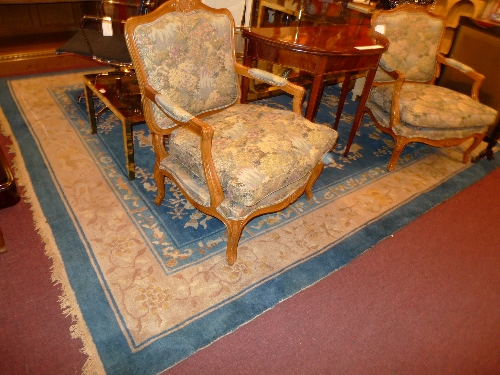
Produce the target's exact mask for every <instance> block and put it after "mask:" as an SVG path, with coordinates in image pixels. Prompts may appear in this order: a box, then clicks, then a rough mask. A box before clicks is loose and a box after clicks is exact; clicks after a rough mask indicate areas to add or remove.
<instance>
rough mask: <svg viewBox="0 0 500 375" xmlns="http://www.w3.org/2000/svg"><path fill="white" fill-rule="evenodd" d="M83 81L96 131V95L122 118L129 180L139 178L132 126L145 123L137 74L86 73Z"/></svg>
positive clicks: (93, 129)
mask: <svg viewBox="0 0 500 375" xmlns="http://www.w3.org/2000/svg"><path fill="white" fill-rule="evenodd" d="M83 83H84V85H85V101H86V102H87V112H88V115H89V122H90V128H91V131H92V134H96V133H97V122H96V113H95V107H94V97H97V98H99V100H101V101H102V102H103V103H104V105H105V106H106V107H108V109H109V110H110V111H111V112H113V113H114V114H115V116H116V117H118V119H119V120H120V121H121V122H122V129H123V145H124V148H125V160H126V167H127V177H128V179H129V180H133V179H135V162H134V139H133V133H132V127H133V126H134V125H137V124H140V123H144V115H143V114H142V105H141V95H140V92H139V86H138V84H137V78H136V77H135V75H130V76H123V75H113V74H112V73H103V74H87V75H84V76H83Z"/></svg>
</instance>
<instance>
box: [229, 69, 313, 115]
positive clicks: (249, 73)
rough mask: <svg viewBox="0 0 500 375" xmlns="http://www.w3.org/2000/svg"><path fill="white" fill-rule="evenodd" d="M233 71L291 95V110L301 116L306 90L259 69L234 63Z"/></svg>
mask: <svg viewBox="0 0 500 375" xmlns="http://www.w3.org/2000/svg"><path fill="white" fill-rule="evenodd" d="M234 69H235V71H236V73H237V74H239V75H241V76H244V77H247V78H251V79H259V80H262V81H264V82H266V83H267V84H269V85H271V86H276V87H279V89H280V90H282V91H284V92H286V93H288V94H290V95H292V96H293V101H292V109H293V111H294V112H295V113H298V114H299V115H302V104H303V102H304V97H305V94H306V90H305V89H304V88H303V87H300V86H297V85H295V84H293V83H291V82H290V81H288V80H287V79H285V78H283V77H280V76H277V75H275V74H272V73H269V72H266V71H263V70H260V69H252V68H248V67H246V66H244V65H241V64H240V63H235V64H234ZM273 83H275V84H273Z"/></svg>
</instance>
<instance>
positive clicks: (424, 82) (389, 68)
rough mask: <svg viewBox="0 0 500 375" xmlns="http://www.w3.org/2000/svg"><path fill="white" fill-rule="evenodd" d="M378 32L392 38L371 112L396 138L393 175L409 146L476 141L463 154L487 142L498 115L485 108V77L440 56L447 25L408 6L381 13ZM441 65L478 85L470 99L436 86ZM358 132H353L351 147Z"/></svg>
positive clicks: (376, 18)
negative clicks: (482, 89) (481, 99)
mask: <svg viewBox="0 0 500 375" xmlns="http://www.w3.org/2000/svg"><path fill="white" fill-rule="evenodd" d="M372 27H374V28H375V30H376V31H379V32H381V33H383V34H385V36H386V37H387V38H388V39H389V42H390V44H389V48H388V50H387V51H386V52H385V53H384V54H383V55H382V58H381V61H380V65H379V70H378V71H377V74H376V76H375V83H374V87H373V88H372V90H371V93H370V98H369V99H368V101H367V102H366V105H365V108H364V110H365V112H367V113H368V114H369V115H370V117H371V118H372V119H373V121H374V122H375V125H376V126H377V127H378V129H380V130H381V131H382V132H384V133H387V134H390V135H391V136H392V137H393V138H394V150H393V153H392V157H391V159H390V161H389V165H388V170H389V171H391V170H393V169H394V168H395V166H396V164H397V161H398V158H399V156H400V155H401V152H402V151H403V149H404V147H405V146H406V145H407V144H409V143H411V142H422V143H426V144H429V145H432V146H436V147H448V146H454V145H459V144H461V143H463V142H465V141H468V140H471V139H473V141H472V143H471V145H470V147H469V148H468V149H467V150H466V151H465V153H464V155H463V162H464V163H467V162H468V161H469V155H470V153H471V152H472V151H473V150H474V149H475V148H476V147H477V146H478V145H479V144H480V143H481V141H482V139H483V138H484V136H485V134H486V132H487V130H488V126H490V125H491V124H493V123H494V122H495V118H496V116H497V111H495V110H494V109H492V108H490V107H487V106H486V105H483V104H481V103H479V101H478V91H479V87H480V85H481V83H482V81H483V80H484V76H482V75H481V74H479V73H477V72H476V71H474V70H473V69H472V68H470V67H468V66H466V65H464V64H461V63H460V62H458V61H456V60H453V59H451V58H446V57H445V56H443V55H441V54H439V52H438V51H439V45H440V42H441V37H442V35H443V32H444V21H443V19H442V18H441V17H438V16H436V15H433V14H431V13H429V12H428V11H427V10H425V8H424V7H422V6H418V5H402V6H399V7H397V8H395V9H393V10H388V11H385V10H381V11H377V12H375V14H374V15H373V17H372ZM441 64H444V65H447V66H449V67H451V68H454V69H457V70H458V71H460V72H462V73H463V74H465V75H467V76H468V77H470V79H471V80H474V84H473V86H472V92H471V95H470V96H467V95H464V94H461V93H458V92H455V91H453V90H450V89H447V88H444V87H440V86H436V85H434V82H435V81H436V78H437V77H439V72H440V66H441ZM356 130H357V129H353V131H352V132H351V136H350V137H349V142H348V146H350V143H351V142H352V139H353V138H354V134H355V132H356Z"/></svg>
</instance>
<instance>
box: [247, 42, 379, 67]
mask: <svg viewBox="0 0 500 375" xmlns="http://www.w3.org/2000/svg"><path fill="white" fill-rule="evenodd" d="M246 57H247V58H252V59H259V60H264V61H268V62H271V63H275V64H279V65H282V66H285V67H288V68H299V69H301V70H304V71H307V72H309V73H312V74H327V73H331V72H336V73H343V72H344V73H345V72H355V71H366V70H369V69H372V68H373V67H376V66H377V65H378V61H379V59H380V53H379V52H377V53H376V54H356V55H348V54H344V55H342V54H338V55H335V54H331V55H321V54H313V53H304V52H302V51H291V50H288V49H283V48H278V47H274V46H271V45H267V44H264V43H257V42H253V41H251V40H248V43H247V50H246Z"/></svg>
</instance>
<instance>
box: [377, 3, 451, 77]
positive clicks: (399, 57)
mask: <svg viewBox="0 0 500 375" xmlns="http://www.w3.org/2000/svg"><path fill="white" fill-rule="evenodd" d="M376 25H383V26H384V28H385V31H384V35H385V36H386V37H387V38H388V39H389V41H390V43H389V48H388V49H387V51H386V52H384V54H383V55H382V58H381V61H380V65H381V66H383V67H387V68H390V69H389V70H399V71H401V72H402V73H403V74H404V75H405V76H406V80H408V81H415V82H426V81H429V80H430V79H432V78H433V76H434V69H435V65H436V55H437V53H438V49H439V44H440V41H441V36H442V33H443V30H444V24H443V21H442V20H440V19H436V18H432V17H429V16H428V15H427V14H422V13H410V12H401V13H399V14H387V15H384V14H381V15H379V16H378V17H377V19H376ZM392 80H393V79H392V78H391V77H390V76H389V75H387V74H386V73H384V72H383V71H382V70H381V69H380V68H379V69H378V71H377V74H376V76H375V81H376V82H384V81H392Z"/></svg>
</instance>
